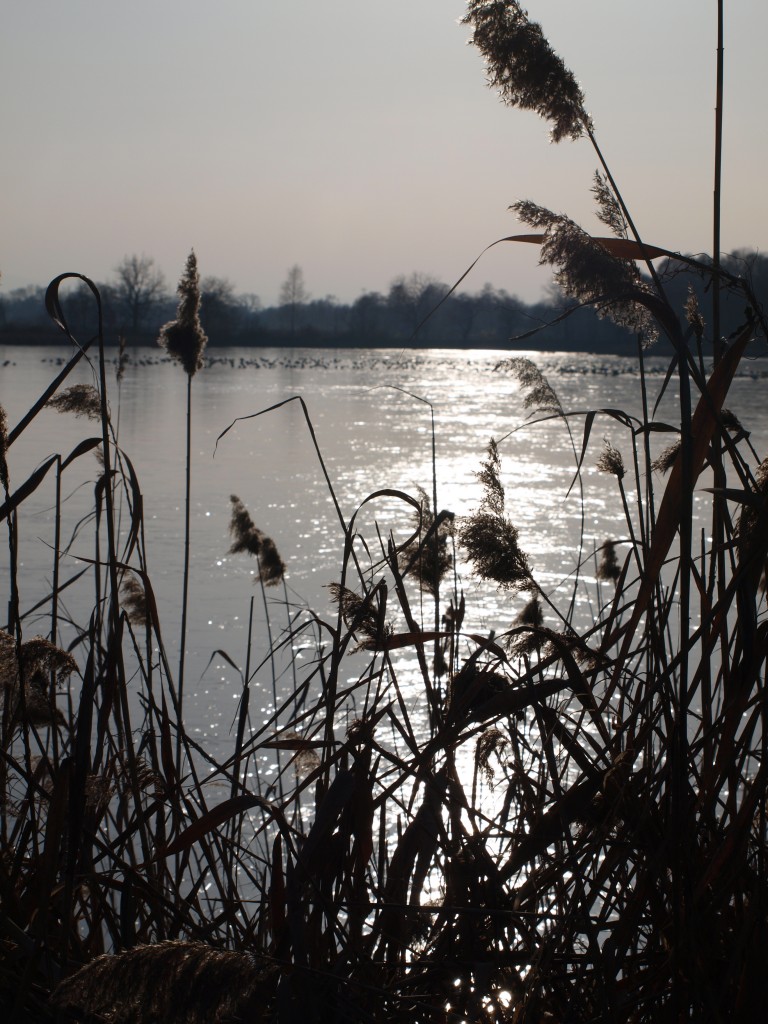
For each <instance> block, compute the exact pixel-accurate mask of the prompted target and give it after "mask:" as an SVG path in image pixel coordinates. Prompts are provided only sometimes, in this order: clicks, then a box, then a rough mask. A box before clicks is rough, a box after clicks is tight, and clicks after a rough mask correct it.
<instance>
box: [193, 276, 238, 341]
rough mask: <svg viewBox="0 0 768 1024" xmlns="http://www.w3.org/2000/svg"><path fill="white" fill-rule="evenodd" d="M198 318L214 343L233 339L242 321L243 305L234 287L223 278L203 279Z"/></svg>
mask: <svg viewBox="0 0 768 1024" xmlns="http://www.w3.org/2000/svg"><path fill="white" fill-rule="evenodd" d="M200 291H201V296H202V298H201V312H200V317H201V319H202V321H203V323H204V324H205V329H206V332H207V333H208V335H209V337H211V338H212V339H213V340H214V341H215V342H219V341H225V340H227V339H228V338H232V337H234V335H236V334H237V333H238V331H239V329H240V325H241V322H242V319H243V305H242V303H241V301H240V299H239V298H238V297H237V295H235V286H234V285H233V284H232V282H231V281H228V280H227V279H226V278H225V277H204V278H203V281H202V284H201V286H200Z"/></svg>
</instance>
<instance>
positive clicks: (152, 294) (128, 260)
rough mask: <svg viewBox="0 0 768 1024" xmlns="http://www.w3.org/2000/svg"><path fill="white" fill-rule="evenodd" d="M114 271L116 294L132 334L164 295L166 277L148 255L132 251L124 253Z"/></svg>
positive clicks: (143, 322)
mask: <svg viewBox="0 0 768 1024" xmlns="http://www.w3.org/2000/svg"><path fill="white" fill-rule="evenodd" d="M115 274H116V276H117V286H116V288H115V295H116V298H117V301H118V303H119V304H120V306H121V307H122V308H123V310H124V311H125V313H126V314H127V319H128V323H129V325H130V330H131V331H132V332H133V333H134V334H135V333H137V332H138V331H140V330H141V328H142V327H143V326H144V325H145V323H146V321H147V318H148V316H149V314H150V312H151V311H152V309H153V307H154V306H156V305H158V304H159V303H160V302H161V301H162V300H163V299H164V298H165V297H166V286H165V278H164V277H163V272H162V271H161V270H160V269H159V268H158V267H157V266H156V265H155V261H154V260H153V259H152V257H151V256H144V255H141V256H136V255H135V254H134V255H132V256H124V257H123V259H122V260H121V261H120V263H119V264H118V265H117V266H116V267H115Z"/></svg>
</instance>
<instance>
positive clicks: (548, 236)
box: [511, 200, 658, 342]
mask: <svg viewBox="0 0 768 1024" xmlns="http://www.w3.org/2000/svg"><path fill="white" fill-rule="evenodd" d="M511 209H512V210H514V211H515V213H516V214H517V216H518V217H519V218H520V220H521V221H522V222H523V223H524V224H528V225H529V226H530V227H534V228H540V229H541V230H542V231H543V233H544V234H543V239H542V243H541V251H540V254H539V263H540V264H546V265H549V266H551V267H552V268H553V271H554V274H553V276H554V279H555V281H556V283H557V284H558V285H559V286H560V288H561V289H562V291H563V293H564V294H565V295H567V296H568V297H569V298H572V299H576V300H577V301H578V302H579V303H581V304H583V305H591V306H594V308H595V311H596V313H597V314H598V316H609V317H610V318H611V320H613V322H614V323H615V324H617V325H618V326H620V327H624V328H626V330H628V331H632V332H633V333H635V334H640V335H642V337H643V339H644V340H645V341H646V342H651V341H654V340H655V339H656V338H657V337H658V327H657V325H656V322H655V320H654V319H653V317H652V316H651V315H650V313H649V311H648V309H647V308H646V306H645V304H644V303H645V302H646V301H648V300H649V299H650V297H651V296H652V294H653V293H652V291H651V288H650V286H649V285H648V284H647V283H646V282H645V281H644V280H643V279H642V277H641V276H640V273H639V271H638V269H637V267H636V266H635V263H634V262H633V261H632V260H623V259H618V258H617V257H615V256H612V255H611V253H609V252H608V250H607V249H606V248H605V247H604V246H603V245H601V244H600V242H599V241H597V240H596V239H594V238H592V236H591V235H588V234H587V232H586V231H584V230H583V229H582V228H580V227H579V226H578V224H576V223H575V222H574V221H572V220H571V219H570V217H566V216H565V214H559V213H552V211H551V210H547V209H546V208H544V207H542V206H537V205H536V203H532V202H530V201H528V200H521V201H520V202H517V203H514V204H513V205H512V207H511Z"/></svg>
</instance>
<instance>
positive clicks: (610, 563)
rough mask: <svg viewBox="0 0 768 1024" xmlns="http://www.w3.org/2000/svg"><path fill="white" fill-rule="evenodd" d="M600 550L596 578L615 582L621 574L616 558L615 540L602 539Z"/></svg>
mask: <svg viewBox="0 0 768 1024" xmlns="http://www.w3.org/2000/svg"><path fill="white" fill-rule="evenodd" d="M600 550H601V552H602V555H601V556H600V562H599V564H598V566H597V573H596V575H597V578H598V579H599V580H606V581H607V582H610V583H616V581H617V580H618V578H619V576H621V568H620V566H619V562H618V559H617V558H616V543H615V541H612V540H605V541H603V545H602V547H601V548H600Z"/></svg>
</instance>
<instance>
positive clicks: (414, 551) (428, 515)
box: [398, 487, 454, 597]
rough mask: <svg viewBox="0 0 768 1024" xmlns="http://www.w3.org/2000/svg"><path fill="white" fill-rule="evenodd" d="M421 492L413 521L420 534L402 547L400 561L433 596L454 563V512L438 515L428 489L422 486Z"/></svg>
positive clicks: (402, 569)
mask: <svg viewBox="0 0 768 1024" xmlns="http://www.w3.org/2000/svg"><path fill="white" fill-rule="evenodd" d="M418 492H419V511H418V512H414V514H413V520H412V521H413V524H414V526H415V527H418V528H419V534H418V536H416V537H414V538H413V540H412V541H411V542H410V543H409V544H406V545H405V546H404V547H403V548H401V550H400V553H399V555H398V565H399V567H400V571H401V572H402V573H403V575H406V574H413V576H415V577H416V579H417V581H418V584H419V586H420V588H421V589H422V590H423V591H424V592H425V593H428V594H432V596H433V597H434V595H435V593H436V588H437V587H438V586H439V584H440V581H441V580H442V579H443V577H444V576H445V575H446V573H448V572H449V571H450V570H451V568H452V567H453V555H452V554H451V551H450V548H449V541H450V539H451V537H452V536H453V533H454V516H453V513H449V512H441V513H440V515H439V516H437V519H436V518H435V515H434V513H433V512H432V506H431V504H430V501H429V496H428V495H427V493H426V491H424V490H423V489H422V488H421V487H419V488H418Z"/></svg>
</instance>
